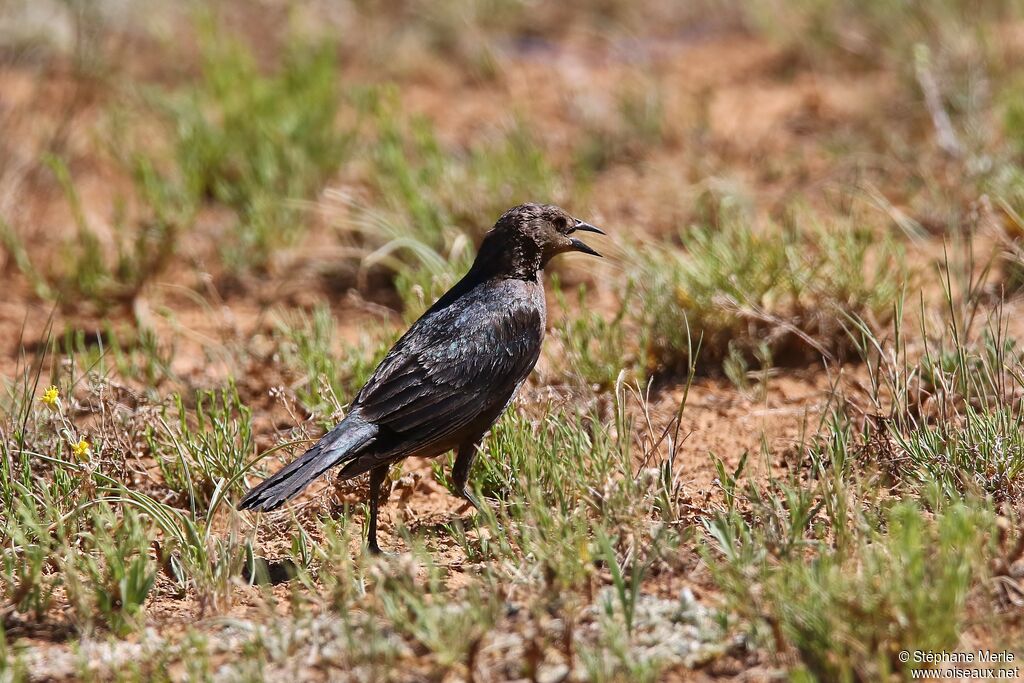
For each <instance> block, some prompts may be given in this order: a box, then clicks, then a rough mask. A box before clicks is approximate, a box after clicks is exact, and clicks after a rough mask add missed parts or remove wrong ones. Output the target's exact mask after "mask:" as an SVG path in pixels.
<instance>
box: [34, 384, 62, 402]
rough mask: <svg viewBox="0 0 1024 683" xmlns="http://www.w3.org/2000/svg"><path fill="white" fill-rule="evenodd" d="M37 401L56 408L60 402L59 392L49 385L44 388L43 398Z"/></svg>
mask: <svg viewBox="0 0 1024 683" xmlns="http://www.w3.org/2000/svg"><path fill="white" fill-rule="evenodd" d="M39 400H40V401H42V402H43V403H45V404H46V405H48V406H50V407H51V408H55V407H56V406H57V401H59V400H60V392H59V391H57V387H55V386H53V385H52V384H51V385H50V386H48V387H47V388H46V391H44V392H43V397H42V398H40V399H39Z"/></svg>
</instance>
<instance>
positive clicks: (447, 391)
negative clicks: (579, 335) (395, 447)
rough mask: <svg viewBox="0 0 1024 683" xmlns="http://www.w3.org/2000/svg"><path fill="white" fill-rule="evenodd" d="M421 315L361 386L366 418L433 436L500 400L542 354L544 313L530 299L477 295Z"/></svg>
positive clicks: (420, 439) (425, 438)
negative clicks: (489, 299)
mask: <svg viewBox="0 0 1024 683" xmlns="http://www.w3.org/2000/svg"><path fill="white" fill-rule="evenodd" d="M453 308H455V309H460V308H461V310H452V311H445V312H443V313H442V314H439V315H438V316H434V317H428V318H425V319H422V320H420V321H419V322H418V323H417V324H416V325H414V326H413V328H412V329H410V330H409V332H408V333H406V335H405V336H403V337H402V339H401V340H399V342H398V343H397V344H396V345H395V348H394V349H392V350H391V352H390V353H389V354H388V356H387V357H386V358H385V359H384V360H383V361H382V362H381V364H380V366H379V367H378V368H377V371H376V372H375V373H374V375H373V377H372V378H371V379H370V380H369V381H368V382H367V383H366V385H365V386H364V387H363V388H362V390H361V391H360V392H359V395H358V396H357V397H356V400H355V402H354V404H353V407H356V406H358V407H359V410H360V414H361V415H362V416H363V418H364V419H366V420H369V421H371V422H374V423H376V424H378V425H380V426H382V427H387V428H389V429H391V430H393V431H395V432H398V433H399V434H407V435H409V437H410V439H411V440H412V441H414V442H416V443H419V444H423V443H427V442H437V441H439V440H441V439H444V438H446V437H448V436H450V435H451V434H453V433H454V432H456V431H457V430H459V429H460V428H462V427H465V426H466V425H468V424H470V423H471V422H472V421H473V420H474V419H476V418H477V417H479V416H480V415H481V413H483V412H485V411H486V410H488V409H492V408H494V407H495V405H496V403H497V402H498V401H500V402H501V403H502V404H504V403H505V402H506V401H507V400H508V398H509V397H510V396H511V394H512V392H513V391H514V390H515V387H516V386H518V385H519V383H520V382H522V380H523V379H524V378H525V377H526V376H527V375H528V374H529V373H530V370H532V369H533V366H534V364H535V363H536V362H537V357H538V355H539V353H540V343H541V338H540V337H541V335H543V322H542V318H541V312H540V311H539V310H538V309H537V308H536V306H532V305H530V304H529V303H528V302H521V301H515V300H514V299H513V300H506V301H503V302H501V303H500V305H498V306H493V305H490V306H489V305H485V304H483V303H482V302H477V303H474V304H472V305H469V306H466V307H464V308H462V307H453Z"/></svg>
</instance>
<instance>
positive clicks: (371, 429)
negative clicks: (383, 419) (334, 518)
mask: <svg viewBox="0 0 1024 683" xmlns="http://www.w3.org/2000/svg"><path fill="white" fill-rule="evenodd" d="M377 430H378V427H377V425H375V424H372V423H369V422H365V421H363V420H361V419H359V418H358V417H357V416H355V415H351V414H350V415H349V416H348V417H347V418H346V419H344V420H342V422H341V424H339V425H338V426H337V427H335V428H334V429H332V430H331V431H330V432H328V433H327V434H325V435H324V437H323V438H322V439H320V440H319V441H317V442H316V444H315V445H314V446H313V447H312V448H310V449H309V450H308V451H306V452H305V453H304V454H303V455H302V457H300V458H298V459H296V460H294V461H293V462H291V463H289V464H288V465H286V466H285V467H284V468H282V469H281V470H280V471H278V472H276V473H275V474H274V475H273V476H271V477H269V478H268V479H266V480H265V481H264V482H263V483H261V484H260V485H259V486H257V487H256V488H254V489H251V490H250V491H249V492H248V493H246V494H245V496H243V497H242V500H241V501H239V503H238V509H239V510H274V509H276V508H279V507H281V506H282V505H284V504H285V503H286V502H288V501H289V500H291V499H292V498H294V497H295V496H297V495H299V494H300V493H302V490H303V489H305V488H306V487H307V486H309V485H310V484H311V483H312V482H313V480H314V479H316V478H317V477H319V476H320V475H321V474H323V473H324V472H326V471H327V470H328V469H330V468H331V467H333V466H334V465H337V464H338V463H339V462H343V461H345V460H349V459H351V458H353V457H355V455H356V454H357V453H359V452H360V451H361V450H363V449H364V448H366V446H368V445H369V444H370V443H371V442H372V441H373V439H374V437H375V436H376V435H377Z"/></svg>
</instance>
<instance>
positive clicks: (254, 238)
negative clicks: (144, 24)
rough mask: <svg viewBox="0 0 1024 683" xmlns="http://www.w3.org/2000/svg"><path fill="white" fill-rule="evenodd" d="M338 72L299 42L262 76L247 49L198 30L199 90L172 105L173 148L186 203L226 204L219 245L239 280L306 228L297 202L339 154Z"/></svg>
mask: <svg viewBox="0 0 1024 683" xmlns="http://www.w3.org/2000/svg"><path fill="white" fill-rule="evenodd" d="M337 74H338V65H337V62H336V60H335V55H334V48H333V46H332V45H331V44H330V43H325V42H318V41H313V42H310V41H308V40H306V39H303V38H300V37H296V38H294V39H293V41H292V42H291V43H290V44H289V45H288V47H287V49H286V50H285V54H284V55H283V57H282V59H281V65H280V69H279V70H278V72H277V73H273V74H269V75H265V74H263V73H261V71H260V70H259V69H258V68H257V66H256V61H255V57H254V56H253V54H252V52H251V51H250V49H249V48H247V47H245V46H244V44H243V43H242V42H241V41H239V40H237V39H233V38H231V37H230V36H226V35H224V33H223V31H220V30H217V28H216V26H214V25H212V24H208V25H206V26H204V28H203V70H202V76H201V78H200V80H199V81H198V83H197V84H196V85H195V86H194V87H193V88H189V89H186V90H185V91H184V92H181V93H179V94H178V96H177V97H175V98H174V99H173V100H171V102H170V104H169V107H170V111H169V113H170V115H171V116H172V117H173V118H172V123H173V134H174V139H173V146H174V149H175V155H176V158H177V164H178V166H179V168H180V169H181V172H182V175H183V176H184V178H185V180H186V183H187V186H188V188H189V190H190V192H191V193H192V196H194V197H198V198H202V199H207V200H213V201H216V202H219V203H221V204H224V205H226V206H228V207H230V208H231V209H232V210H233V211H234V212H235V216H236V223H235V225H234V226H233V233H232V235H231V238H230V239H227V240H225V241H224V242H223V246H222V255H223V257H224V261H225V264H226V265H227V266H228V267H229V268H230V269H232V270H233V271H234V272H236V273H241V272H245V271H247V270H251V269H255V270H262V269H265V268H266V267H267V266H268V265H269V263H270V260H271V256H272V255H273V252H274V250H275V249H277V248H280V247H284V246H288V245H289V244H292V243H294V242H295V241H296V240H297V239H298V238H299V237H300V236H301V235H302V234H303V231H304V227H305V221H304V220H303V210H302V209H301V208H300V207H299V205H298V203H297V200H303V199H307V198H309V197H311V196H313V195H315V194H316V193H317V192H319V190H320V189H321V187H322V186H323V184H324V182H325V181H326V179H327V177H328V176H329V175H330V174H331V173H333V172H334V171H335V170H336V169H337V168H338V166H339V164H340V163H341V162H342V160H343V159H344V158H345V157H346V154H347V152H348V150H349V148H350V145H351V142H352V134H351V133H350V132H347V131H343V130H340V129H339V128H338V125H337V123H336V119H337V116H338V113H339V111H340V107H341V101H342V99H341V92H340V91H339V89H338V85H337Z"/></svg>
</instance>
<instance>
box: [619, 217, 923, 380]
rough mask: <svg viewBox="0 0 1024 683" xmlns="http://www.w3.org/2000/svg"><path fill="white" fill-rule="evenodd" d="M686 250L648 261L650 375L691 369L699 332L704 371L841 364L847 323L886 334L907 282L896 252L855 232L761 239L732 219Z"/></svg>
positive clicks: (813, 227) (701, 232)
mask: <svg viewBox="0 0 1024 683" xmlns="http://www.w3.org/2000/svg"><path fill="white" fill-rule="evenodd" d="M681 240H682V242H683V245H684V246H685V249H686V251H685V252H672V251H667V250H660V249H659V250H655V249H649V250H647V251H646V252H644V253H643V254H642V256H641V273H640V275H639V277H638V278H637V280H638V285H639V288H640V296H641V300H642V301H643V307H642V309H643V314H642V318H641V324H642V325H643V326H645V327H647V328H649V330H650V335H651V336H650V339H649V342H648V345H647V354H648V358H647V365H648V367H647V370H648V371H650V372H656V371H659V370H676V369H679V368H680V367H682V366H685V364H686V363H688V358H687V355H686V352H687V341H686V336H685V334H684V332H685V330H686V329H693V330H700V331H701V333H702V335H703V344H702V348H703V349H704V352H703V355H702V358H701V360H702V363H705V364H707V365H711V364H714V363H722V362H723V361H724V360H726V359H730V358H732V360H731V363H732V364H733V365H734V366H735V365H736V364H737V362H738V361H737V360H736V359H737V358H739V359H743V361H744V362H749V361H752V360H754V361H756V360H757V359H758V357H760V358H761V360H762V361H764V360H768V359H771V360H772V361H774V362H777V363H780V364H783V365H790V364H794V363H799V362H808V361H811V360H814V359H820V358H825V359H834V358H837V357H841V356H842V355H843V354H844V353H845V352H847V351H848V350H849V341H848V338H847V334H846V331H845V326H846V319H847V317H848V316H859V317H861V318H862V319H865V320H869V321H872V323H873V324H875V325H879V324H883V323H884V322H885V321H886V320H887V319H888V316H889V315H890V314H891V309H892V305H893V302H894V300H895V297H896V296H897V294H898V292H899V288H900V286H901V283H902V282H903V281H904V279H905V271H904V269H903V266H902V259H901V257H900V256H899V251H898V247H897V246H896V245H894V244H892V243H891V242H888V241H886V240H883V242H882V243H881V244H880V243H879V240H878V236H877V235H874V234H872V233H871V232H870V231H867V230H859V229H857V228H856V227H853V226H843V227H842V228H839V227H838V226H837V227H834V228H829V227H823V226H820V225H819V224H817V223H816V222H811V221H809V222H806V223H804V222H801V223H799V224H791V225H785V226H782V227H779V228H775V229H772V230H765V231H758V230H756V229H754V228H753V227H752V226H751V225H749V223H747V222H745V221H741V220H739V219H737V218H729V219H726V221H725V222H724V224H722V225H720V226H718V227H716V228H701V227H694V228H692V229H690V230H688V231H686V232H685V233H683V234H682V235H681ZM741 367H742V366H741ZM734 374H735V373H734Z"/></svg>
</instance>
